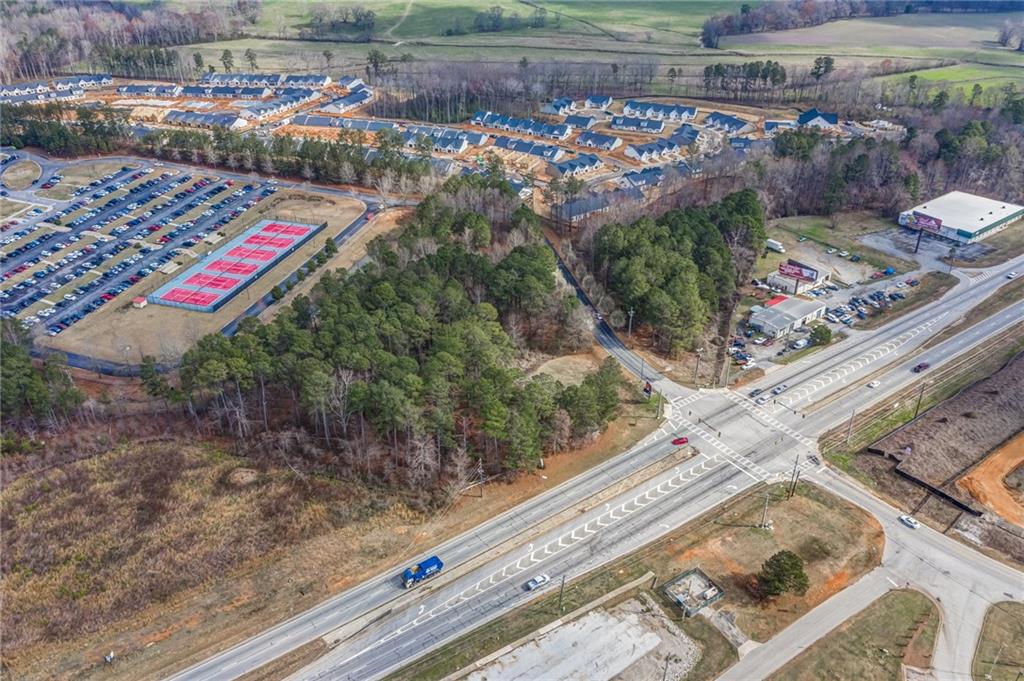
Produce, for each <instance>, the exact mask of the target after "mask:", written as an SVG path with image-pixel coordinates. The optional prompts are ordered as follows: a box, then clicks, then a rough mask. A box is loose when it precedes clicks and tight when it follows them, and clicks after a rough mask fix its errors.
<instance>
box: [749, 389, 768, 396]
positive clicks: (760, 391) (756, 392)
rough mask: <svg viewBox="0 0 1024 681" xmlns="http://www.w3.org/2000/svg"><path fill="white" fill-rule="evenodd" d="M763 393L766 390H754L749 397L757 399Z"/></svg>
mask: <svg viewBox="0 0 1024 681" xmlns="http://www.w3.org/2000/svg"><path fill="white" fill-rule="evenodd" d="M763 392H764V388H754V389H753V390H751V391H750V393H749V396H750V397H757V396H758V395H760V394H761V393H763Z"/></svg>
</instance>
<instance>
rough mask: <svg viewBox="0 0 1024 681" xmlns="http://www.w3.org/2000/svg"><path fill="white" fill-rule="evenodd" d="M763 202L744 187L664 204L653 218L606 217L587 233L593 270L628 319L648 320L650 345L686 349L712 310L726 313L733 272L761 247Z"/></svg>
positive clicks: (713, 315) (619, 321)
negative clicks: (694, 203)
mask: <svg viewBox="0 0 1024 681" xmlns="http://www.w3.org/2000/svg"><path fill="white" fill-rule="evenodd" d="M764 239H765V231H764V209H763V207H762V205H761V202H760V200H759V199H758V197H757V194H756V193H755V192H754V191H751V190H746V191H741V192H737V193H735V194H732V195H730V196H727V197H725V198H724V199H723V200H721V201H719V202H717V203H714V204H711V205H709V206H706V207H702V208H698V207H690V208H685V209H682V210H672V211H669V212H667V213H665V214H663V215H661V216H660V217H658V218H656V219H652V218H649V217H643V218H640V219H638V220H636V221H634V222H632V223H631V224H628V225H624V224H618V223H613V224H608V225H604V226H603V227H601V228H600V229H598V230H597V233H596V235H595V236H594V238H593V242H592V245H591V246H590V248H591V249H592V255H593V263H594V269H593V275H594V277H595V278H596V279H597V280H598V281H599V282H601V284H602V285H603V286H604V287H605V288H606V289H607V290H608V291H609V292H610V293H611V294H612V296H613V297H614V298H615V299H616V301H617V302H618V307H619V311H618V312H617V313H615V314H613V317H610V321H612V323H613V324H614V325H616V326H622V325H623V322H624V319H623V318H622V313H621V310H628V309H632V310H633V311H634V314H635V321H634V323H635V324H644V323H646V324H649V325H650V326H651V328H652V329H653V330H654V332H655V340H656V346H657V347H658V349H659V350H660V351H662V352H666V353H669V354H674V353H676V352H678V351H680V350H683V349H692V348H693V346H694V343H695V342H696V341H697V340H698V339H699V338H700V337H701V336H702V335H703V334H704V332H705V331H706V330H707V329H708V326H709V323H711V322H713V321H715V320H717V318H718V316H719V314H725V315H729V314H731V310H732V304H733V302H734V301H733V300H732V294H733V292H734V291H735V289H736V286H737V284H738V279H739V278H743V277H745V276H746V274H747V272H748V271H749V269H750V267H751V266H752V264H753V262H754V259H755V258H756V256H757V254H758V253H760V252H761V250H762V249H763V247H764Z"/></svg>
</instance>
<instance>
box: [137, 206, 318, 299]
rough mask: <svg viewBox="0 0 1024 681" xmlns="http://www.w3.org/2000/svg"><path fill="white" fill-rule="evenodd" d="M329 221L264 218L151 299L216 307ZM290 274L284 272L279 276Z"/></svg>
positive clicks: (168, 283)
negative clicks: (286, 220)
mask: <svg viewBox="0 0 1024 681" xmlns="http://www.w3.org/2000/svg"><path fill="white" fill-rule="evenodd" d="M326 226H327V223H324V224H322V225H306V224H302V223H298V222H282V221H280V220H262V221H261V222H258V223H256V224H255V225H253V226H252V227H250V228H249V229H247V230H245V231H244V232H242V233H241V234H239V235H238V236H236V237H235V238H234V239H232V240H231V241H229V242H228V243H226V244H225V245H223V246H221V247H220V248H218V249H216V250H215V251H213V252H211V253H209V254H208V255H207V256H206V257H205V258H203V259H202V260H200V261H199V262H197V263H196V264H194V265H192V266H191V267H189V268H188V269H187V270H185V271H184V272H182V273H181V274H179V275H178V276H177V277H175V278H174V279H172V280H171V281H169V282H167V283H166V284H164V285H163V286H161V287H160V288H158V289H157V290H156V291H154V292H153V293H151V294H150V295H149V296H147V298H148V300H149V302H151V303H156V304H158V305H169V306H171V307H180V308H185V309H187V310H195V311H198V312H214V311H216V310H217V309H219V308H220V307H221V306H222V305H224V304H225V303H227V302H228V301H229V300H231V299H232V298H234V297H235V296H236V295H238V294H239V293H240V292H241V291H243V290H244V289H245V288H246V287H247V286H249V285H250V284H251V283H252V282H254V281H256V280H257V279H259V278H260V277H262V276H263V275H264V274H266V273H267V272H269V271H270V270H272V269H273V268H274V266H275V265H277V264H278V263H280V262H281V260H283V259H284V258H286V257H287V256H289V255H290V254H292V253H294V252H295V251H296V250H297V249H298V248H299V247H300V246H302V245H303V244H304V243H306V242H307V241H309V239H310V238H311V237H313V236H314V235H315V234H317V233H318V232H320V230H322V229H323V228H324V227H326ZM290 274H291V272H282V273H280V278H281V279H282V280H283V279H285V278H286V277H287V276H289V275H290ZM275 283H277V282H275Z"/></svg>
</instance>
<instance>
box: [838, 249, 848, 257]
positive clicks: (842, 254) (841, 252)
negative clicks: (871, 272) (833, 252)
mask: <svg viewBox="0 0 1024 681" xmlns="http://www.w3.org/2000/svg"><path fill="white" fill-rule="evenodd" d="M848 255H850V252H849V251H839V257H840V258H845V257H847V256H848Z"/></svg>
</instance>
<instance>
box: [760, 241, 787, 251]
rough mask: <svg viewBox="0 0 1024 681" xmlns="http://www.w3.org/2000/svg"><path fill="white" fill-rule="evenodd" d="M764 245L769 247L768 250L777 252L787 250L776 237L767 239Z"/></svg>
mask: <svg viewBox="0 0 1024 681" xmlns="http://www.w3.org/2000/svg"><path fill="white" fill-rule="evenodd" d="M764 245H765V246H767V247H768V250H770V251H775V252H776V253H785V252H786V247H785V246H783V245H782V243H781V242H779V241H776V240H775V239H768V240H767V241H765V242H764Z"/></svg>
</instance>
